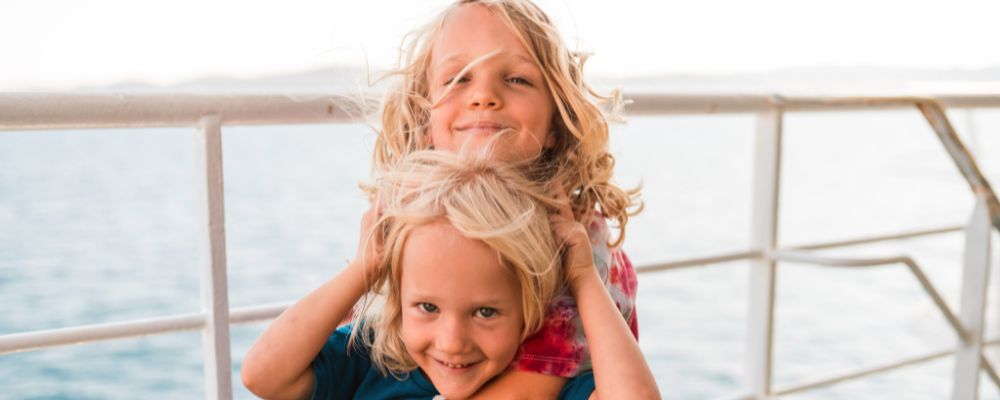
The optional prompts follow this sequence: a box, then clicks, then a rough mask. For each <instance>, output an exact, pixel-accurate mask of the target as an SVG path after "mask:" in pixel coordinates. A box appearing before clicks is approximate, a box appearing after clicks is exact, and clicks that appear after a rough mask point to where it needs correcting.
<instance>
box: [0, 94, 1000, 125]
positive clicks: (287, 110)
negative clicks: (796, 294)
mask: <svg viewBox="0 0 1000 400" xmlns="http://www.w3.org/2000/svg"><path fill="white" fill-rule="evenodd" d="M360 99H363V100H360ZM626 99H627V100H630V101H631V104H630V105H629V106H628V107H627V114H628V115H630V116H642V115H677V114H717V113H753V112H761V111H765V110H769V109H772V108H775V107H781V108H782V109H783V110H784V111H807V112H808V111H857V110H875V109H894V108H896V109H902V108H911V107H914V106H915V105H916V104H917V102H921V101H937V102H939V103H940V104H942V105H943V106H945V107H947V108H996V107H1000V94H997V95H942V96H934V97H912V96H898V97H890V96H873V97H838V96H829V97H817V96H813V97H803V96H780V95H732V94H729V95H679V94H656V93H637V94H630V95H628V96H627V97H626ZM378 103H379V96H377V95H371V96H368V95H360V96H355V97H354V98H351V97H347V96H341V95H330V94H318V93H316V94H299V95H277V94H259V95H254V94H240V95H219V94H210V95H203V94H183V93H173V94H166V93H164V94H65V93H0V131H2V130H39V129H81V128H83V129H86V128H126V127H177V126H194V125H195V124H196V123H197V121H198V120H199V119H200V118H201V117H203V116H205V115H209V114H219V115H220V116H221V118H222V124H223V125H289V124H308V123H346V122H362V121H364V120H365V116H366V115H371V114H372V112H374V111H376V109H377V105H378Z"/></svg>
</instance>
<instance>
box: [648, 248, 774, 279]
mask: <svg viewBox="0 0 1000 400" xmlns="http://www.w3.org/2000/svg"><path fill="white" fill-rule="evenodd" d="M756 257H760V251H743V252H738V253H728V254H719V255H713V256H708V257H700V258H689V259H685V260H678V261H670V262H664V263H658V264H646V265H640V266H638V267H636V268H635V271H636V273H640V274H643V273H649V272H659V271H668V270H672V269H681V268H688V267H699V266H705V265H712V264H723V263H727V262H733V261H740V260H749V259H751V258H756Z"/></svg>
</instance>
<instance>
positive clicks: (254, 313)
mask: <svg viewBox="0 0 1000 400" xmlns="http://www.w3.org/2000/svg"><path fill="white" fill-rule="evenodd" d="M292 304H294V303H293V302H290V301H289V302H284V303H274V304H262V305H257V306H249V307H239V308H234V309H232V310H230V311H229V321H230V322H231V323H234V324H248V323H253V322H259V321H267V320H271V319H274V318H277V317H278V315H281V313H282V312H284V311H285V309H287V308H288V307H291V306H292Z"/></svg>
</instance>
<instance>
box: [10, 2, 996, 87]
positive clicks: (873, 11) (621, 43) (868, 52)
mask: <svg viewBox="0 0 1000 400" xmlns="http://www.w3.org/2000/svg"><path fill="white" fill-rule="evenodd" d="M448 3H449V1H443V0H405V1H403V0H399V1H390V0H368V1H361V0H356V1H332V0H282V1H277V0H272V1H257V0H238V1H237V0H202V1H194V0H171V1H148V0H89V1H79V0H74V1H70V0H2V2H0V54H2V58H0V60H2V62H0V90H25V89H29V88H36V89H38V88H48V89H53V90H57V89H64V88H70V87H73V86H77V85H102V84H108V83H113V82H122V81H129V82H150V83H157V84H166V83H172V82H179V81H184V80H190V79H193V78H197V77H201V76H206V75H217V76H228V77H254V76H264V75H271V74H278V73H286V72H295V71H301V70H306V69H311V68H316V67H320V66H327V65H330V64H334V63H341V64H343V63H348V64H363V63H364V62H365V61H364V60H365V58H366V56H367V58H368V60H369V61H370V64H371V65H372V66H373V67H375V68H378V67H385V66H390V65H392V64H393V62H394V60H395V58H394V57H395V55H396V49H397V48H398V45H399V40H400V39H401V38H402V36H403V34H405V33H406V32H408V31H409V30H411V29H412V28H414V27H416V26H418V25H419V24H420V23H422V22H424V21H425V20H426V18H427V17H428V16H429V15H431V14H433V13H434V12H436V11H437V10H439V9H441V8H442V7H443V6H444V5H446V4H448ZM539 3H540V4H541V5H542V7H543V8H544V9H545V10H546V11H548V12H549V13H550V14H552V15H553V17H554V18H555V19H556V21H557V23H558V24H559V25H560V27H561V29H562V30H563V32H564V34H565V35H566V37H567V39H569V41H570V43H571V44H577V45H579V46H580V47H581V49H584V50H588V51H591V52H593V53H595V56H594V57H593V58H592V62H591V63H590V64H588V65H589V70H590V72H591V73H593V74H601V75H619V76H624V75H630V74H652V73H725V72H741V71H758V70H766V69H774V68H782V67H790V66H898V67H912V68H982V67H987V66H1000V51H998V50H997V49H998V48H1000V23H997V17H998V16H1000V1H997V0H949V1H947V2H945V1H924V0H908V1H905V0H839V1H828V0H824V1H814V0H763V1H761V0H683V1H682V0H660V1H640V0H617V1H607V0H605V1H579V0H545V1H539ZM576 39H579V40H576Z"/></svg>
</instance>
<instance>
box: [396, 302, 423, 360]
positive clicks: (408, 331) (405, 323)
mask: <svg viewBox="0 0 1000 400" xmlns="http://www.w3.org/2000/svg"><path fill="white" fill-rule="evenodd" d="M426 331H427V328H425V327H421V326H420V323H418V322H417V321H415V320H414V319H413V318H409V317H407V315H406V313H405V312H404V313H403V317H402V318H401V321H400V323H399V336H400V338H401V339H402V340H403V345H404V346H406V351H408V352H410V353H411V354H412V353H414V352H419V351H420V350H421V349H423V348H424V347H425V346H426V340H425V336H426V334H425V333H426Z"/></svg>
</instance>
